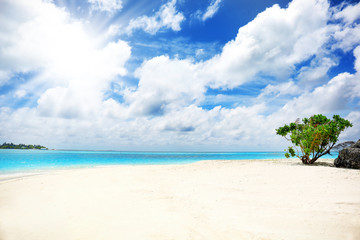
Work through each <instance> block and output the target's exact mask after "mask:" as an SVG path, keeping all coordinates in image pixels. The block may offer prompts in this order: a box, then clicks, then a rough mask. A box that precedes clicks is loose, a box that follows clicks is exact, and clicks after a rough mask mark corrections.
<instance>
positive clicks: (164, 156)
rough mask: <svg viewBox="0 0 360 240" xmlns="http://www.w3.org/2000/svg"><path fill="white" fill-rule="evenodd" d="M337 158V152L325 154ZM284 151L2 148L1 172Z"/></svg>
mask: <svg viewBox="0 0 360 240" xmlns="http://www.w3.org/2000/svg"><path fill="white" fill-rule="evenodd" d="M324 157H326V158H336V157H337V154H335V155H332V156H330V155H327V156H324ZM281 158H285V157H284V152H116V151H60V150H14V149H0V174H5V173H11V172H23V171H34V170H46V169H55V168H69V167H96V166H103V165H121V164H126V165H139V164H186V163H192V162H197V161H201V160H218V159H221V160H244V159H281Z"/></svg>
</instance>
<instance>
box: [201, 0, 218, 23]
mask: <svg viewBox="0 0 360 240" xmlns="http://www.w3.org/2000/svg"><path fill="white" fill-rule="evenodd" d="M221 2H222V0H212V2H211V4H210V5H209V6H208V7H207V9H206V11H205V12H204V13H203V14H202V16H201V20H202V21H206V20H207V19H209V18H212V17H213V16H214V15H215V13H217V11H218V10H219V8H220V3H221Z"/></svg>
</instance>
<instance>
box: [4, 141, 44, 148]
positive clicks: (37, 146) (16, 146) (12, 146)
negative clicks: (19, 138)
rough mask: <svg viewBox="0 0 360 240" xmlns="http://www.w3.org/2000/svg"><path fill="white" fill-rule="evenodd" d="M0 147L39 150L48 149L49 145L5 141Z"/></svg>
mask: <svg viewBox="0 0 360 240" xmlns="http://www.w3.org/2000/svg"><path fill="white" fill-rule="evenodd" d="M0 149H38V150H48V148H47V147H44V146H41V145H32V144H30V145H26V144H13V143H6V142H5V143H3V144H2V145H0Z"/></svg>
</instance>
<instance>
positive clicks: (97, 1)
mask: <svg viewBox="0 0 360 240" xmlns="http://www.w3.org/2000/svg"><path fill="white" fill-rule="evenodd" d="M88 2H89V3H90V4H91V8H92V9H93V10H96V11H102V12H109V13H114V12H116V11H119V10H121V9H122V4H123V3H122V0H88Z"/></svg>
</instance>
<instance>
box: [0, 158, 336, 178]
mask: <svg viewBox="0 0 360 240" xmlns="http://www.w3.org/2000/svg"><path fill="white" fill-rule="evenodd" d="M334 160H335V158H334V159H333V158H324V159H319V160H318V161H317V162H315V164H312V165H304V164H302V163H301V162H300V160H299V159H293V158H291V159H286V158H281V159H277V158H275V159H274V158H269V159H216V160H199V161H193V162H183V163H168V164H165V163H149V164H146V163H139V164H129V163H124V164H104V165H70V166H59V167H54V166H52V167H42V168H33V169H32V168H29V169H15V170H5V171H0V183H1V182H3V181H7V180H8V179H17V178H22V177H28V176H36V175H43V174H47V173H51V172H54V171H66V170H76V169H92V168H108V167H120V166H168V165H173V166H175V165H180V166H181V165H188V164H196V163H201V162H208V161H209V162H211V161H223V162H227V161H245V162H246V161H251V162H258V161H259V162H269V161H272V162H281V163H287V164H298V163H299V165H304V166H309V167H311V166H319V165H326V166H329V167H334Z"/></svg>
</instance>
